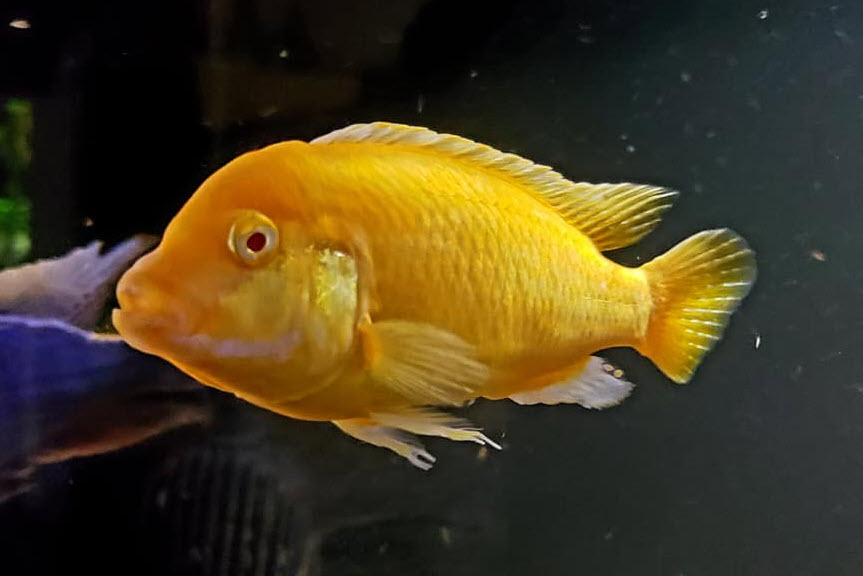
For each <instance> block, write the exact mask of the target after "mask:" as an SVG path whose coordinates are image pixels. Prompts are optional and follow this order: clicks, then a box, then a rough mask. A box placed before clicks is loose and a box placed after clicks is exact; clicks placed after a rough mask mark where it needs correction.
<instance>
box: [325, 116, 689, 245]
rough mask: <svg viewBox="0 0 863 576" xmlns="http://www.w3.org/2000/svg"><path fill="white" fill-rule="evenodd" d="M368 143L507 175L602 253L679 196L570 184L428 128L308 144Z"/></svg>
mask: <svg viewBox="0 0 863 576" xmlns="http://www.w3.org/2000/svg"><path fill="white" fill-rule="evenodd" d="M335 142H367V143H377V144H390V145H398V146H409V147H413V148H421V149H428V150H433V151H434V152H437V153H439V154H444V155H446V156H450V157H452V158H455V159H458V160H461V161H463V162H467V163H470V164H473V165H475V166H481V167H483V168H486V169H488V170H492V171H495V172H498V173H500V174H501V175H504V176H507V177H509V178H511V179H513V180H515V181H516V182H518V183H519V184H522V185H523V186H524V187H525V188H526V189H527V190H529V191H530V192H531V193H533V194H534V195H535V196H537V197H538V198H540V199H542V200H544V201H545V202H547V203H548V204H549V205H551V206H552V207H553V208H555V209H556V210H557V211H558V212H559V213H560V214H561V216H563V218H564V219H565V220H566V221H567V222H569V223H570V224H571V225H573V226H575V227H576V228H578V229H579V230H580V231H581V232H583V233H584V234H585V235H587V236H588V237H589V238H590V239H591V240H592V241H593V243H594V244H595V245H596V247H597V248H598V249H599V250H601V251H607V250H614V249H617V248H623V247H624V246H629V245H631V244H634V243H635V242H638V241H639V240H640V239H641V238H643V237H644V236H646V235H647V234H648V233H649V232H650V231H651V230H653V229H654V228H655V227H656V225H657V224H659V221H660V219H661V217H662V214H663V213H664V212H665V211H666V210H668V209H669V208H671V203H672V202H673V200H674V198H675V197H676V196H677V192H676V191H674V190H669V189H668V188H662V187H659V186H648V185H644V184H630V183H627V182H624V183H619V184H590V183H587V182H571V181H569V180H567V179H566V178H564V177H563V176H561V175H560V174H559V173H557V172H555V171H554V170H553V169H552V168H550V167H548V166H543V165H541V164H535V163H534V162H531V161H530V160H527V159H525V158H522V157H520V156H516V155H515V154H509V153H506V152H501V151H499V150H495V149H494V148H492V147H490V146H486V145H485V144H479V143H477V142H474V141H472V140H468V139H467V138H462V137H461V136H455V135H452V134H439V133H437V132H433V131H432V130H429V129H428V128H421V127H417V126H407V125H404V124H391V123H388V122H374V123H372V124H354V125H352V126H347V127H345V128H342V129H340V130H335V131H334V132H330V133H329V134H325V135H323V136H320V137H318V138H316V139H314V140H312V142H311V143H312V144H331V143H335Z"/></svg>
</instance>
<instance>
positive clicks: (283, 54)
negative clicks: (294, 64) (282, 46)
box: [279, 50, 291, 60]
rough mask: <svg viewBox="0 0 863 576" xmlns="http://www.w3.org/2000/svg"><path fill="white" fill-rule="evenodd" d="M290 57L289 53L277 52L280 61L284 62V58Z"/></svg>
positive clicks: (285, 51) (286, 51) (284, 51)
mask: <svg viewBox="0 0 863 576" xmlns="http://www.w3.org/2000/svg"><path fill="white" fill-rule="evenodd" d="M290 55H291V53H290V51H288V50H282V51H281V52H279V58H281V59H282V60H284V59H285V58H287V57H288V56H290Z"/></svg>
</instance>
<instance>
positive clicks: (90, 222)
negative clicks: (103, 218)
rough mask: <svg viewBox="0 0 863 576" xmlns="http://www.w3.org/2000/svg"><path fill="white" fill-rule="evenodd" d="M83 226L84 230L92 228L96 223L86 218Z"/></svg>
mask: <svg viewBox="0 0 863 576" xmlns="http://www.w3.org/2000/svg"><path fill="white" fill-rule="evenodd" d="M83 224H84V228H91V227H92V226H93V224H94V222H93V219H92V218H84V222H83Z"/></svg>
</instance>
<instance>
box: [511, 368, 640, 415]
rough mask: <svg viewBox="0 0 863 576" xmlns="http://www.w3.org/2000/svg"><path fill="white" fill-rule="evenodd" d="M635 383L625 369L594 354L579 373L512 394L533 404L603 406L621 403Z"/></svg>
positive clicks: (514, 397) (607, 406) (520, 400)
mask: <svg viewBox="0 0 863 576" xmlns="http://www.w3.org/2000/svg"><path fill="white" fill-rule="evenodd" d="M634 387H635V385H634V384H632V383H631V382H628V381H626V380H624V379H623V371H622V370H620V369H619V368H615V367H614V366H612V365H611V364H609V363H608V362H607V361H605V360H603V359H602V358H599V357H597V356H591V357H590V358H589V359H588V361H587V363H586V364H585V366H584V368H583V369H582V370H581V372H579V373H578V374H576V375H575V376H573V377H571V378H569V379H568V380H565V381H563V382H558V383H555V384H550V385H548V386H545V387H543V388H538V389H535V390H527V391H525V392H518V393H516V394H512V395H511V396H510V397H509V398H510V400H512V401H513V402H516V403H518V404H524V405H531V404H579V405H581V406H583V407H585V408H592V409H602V408H609V407H611V406H614V405H616V404H620V403H621V402H622V401H623V400H624V399H625V398H626V397H627V396H629V394H630V392H632V389H633V388H634Z"/></svg>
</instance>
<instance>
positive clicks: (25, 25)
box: [9, 18, 30, 30]
mask: <svg viewBox="0 0 863 576" xmlns="http://www.w3.org/2000/svg"><path fill="white" fill-rule="evenodd" d="M9 27H10V28H15V29H16V30H29V29H30V21H29V20H25V19H24V18H15V19H14V20H12V21H11V22H9Z"/></svg>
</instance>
